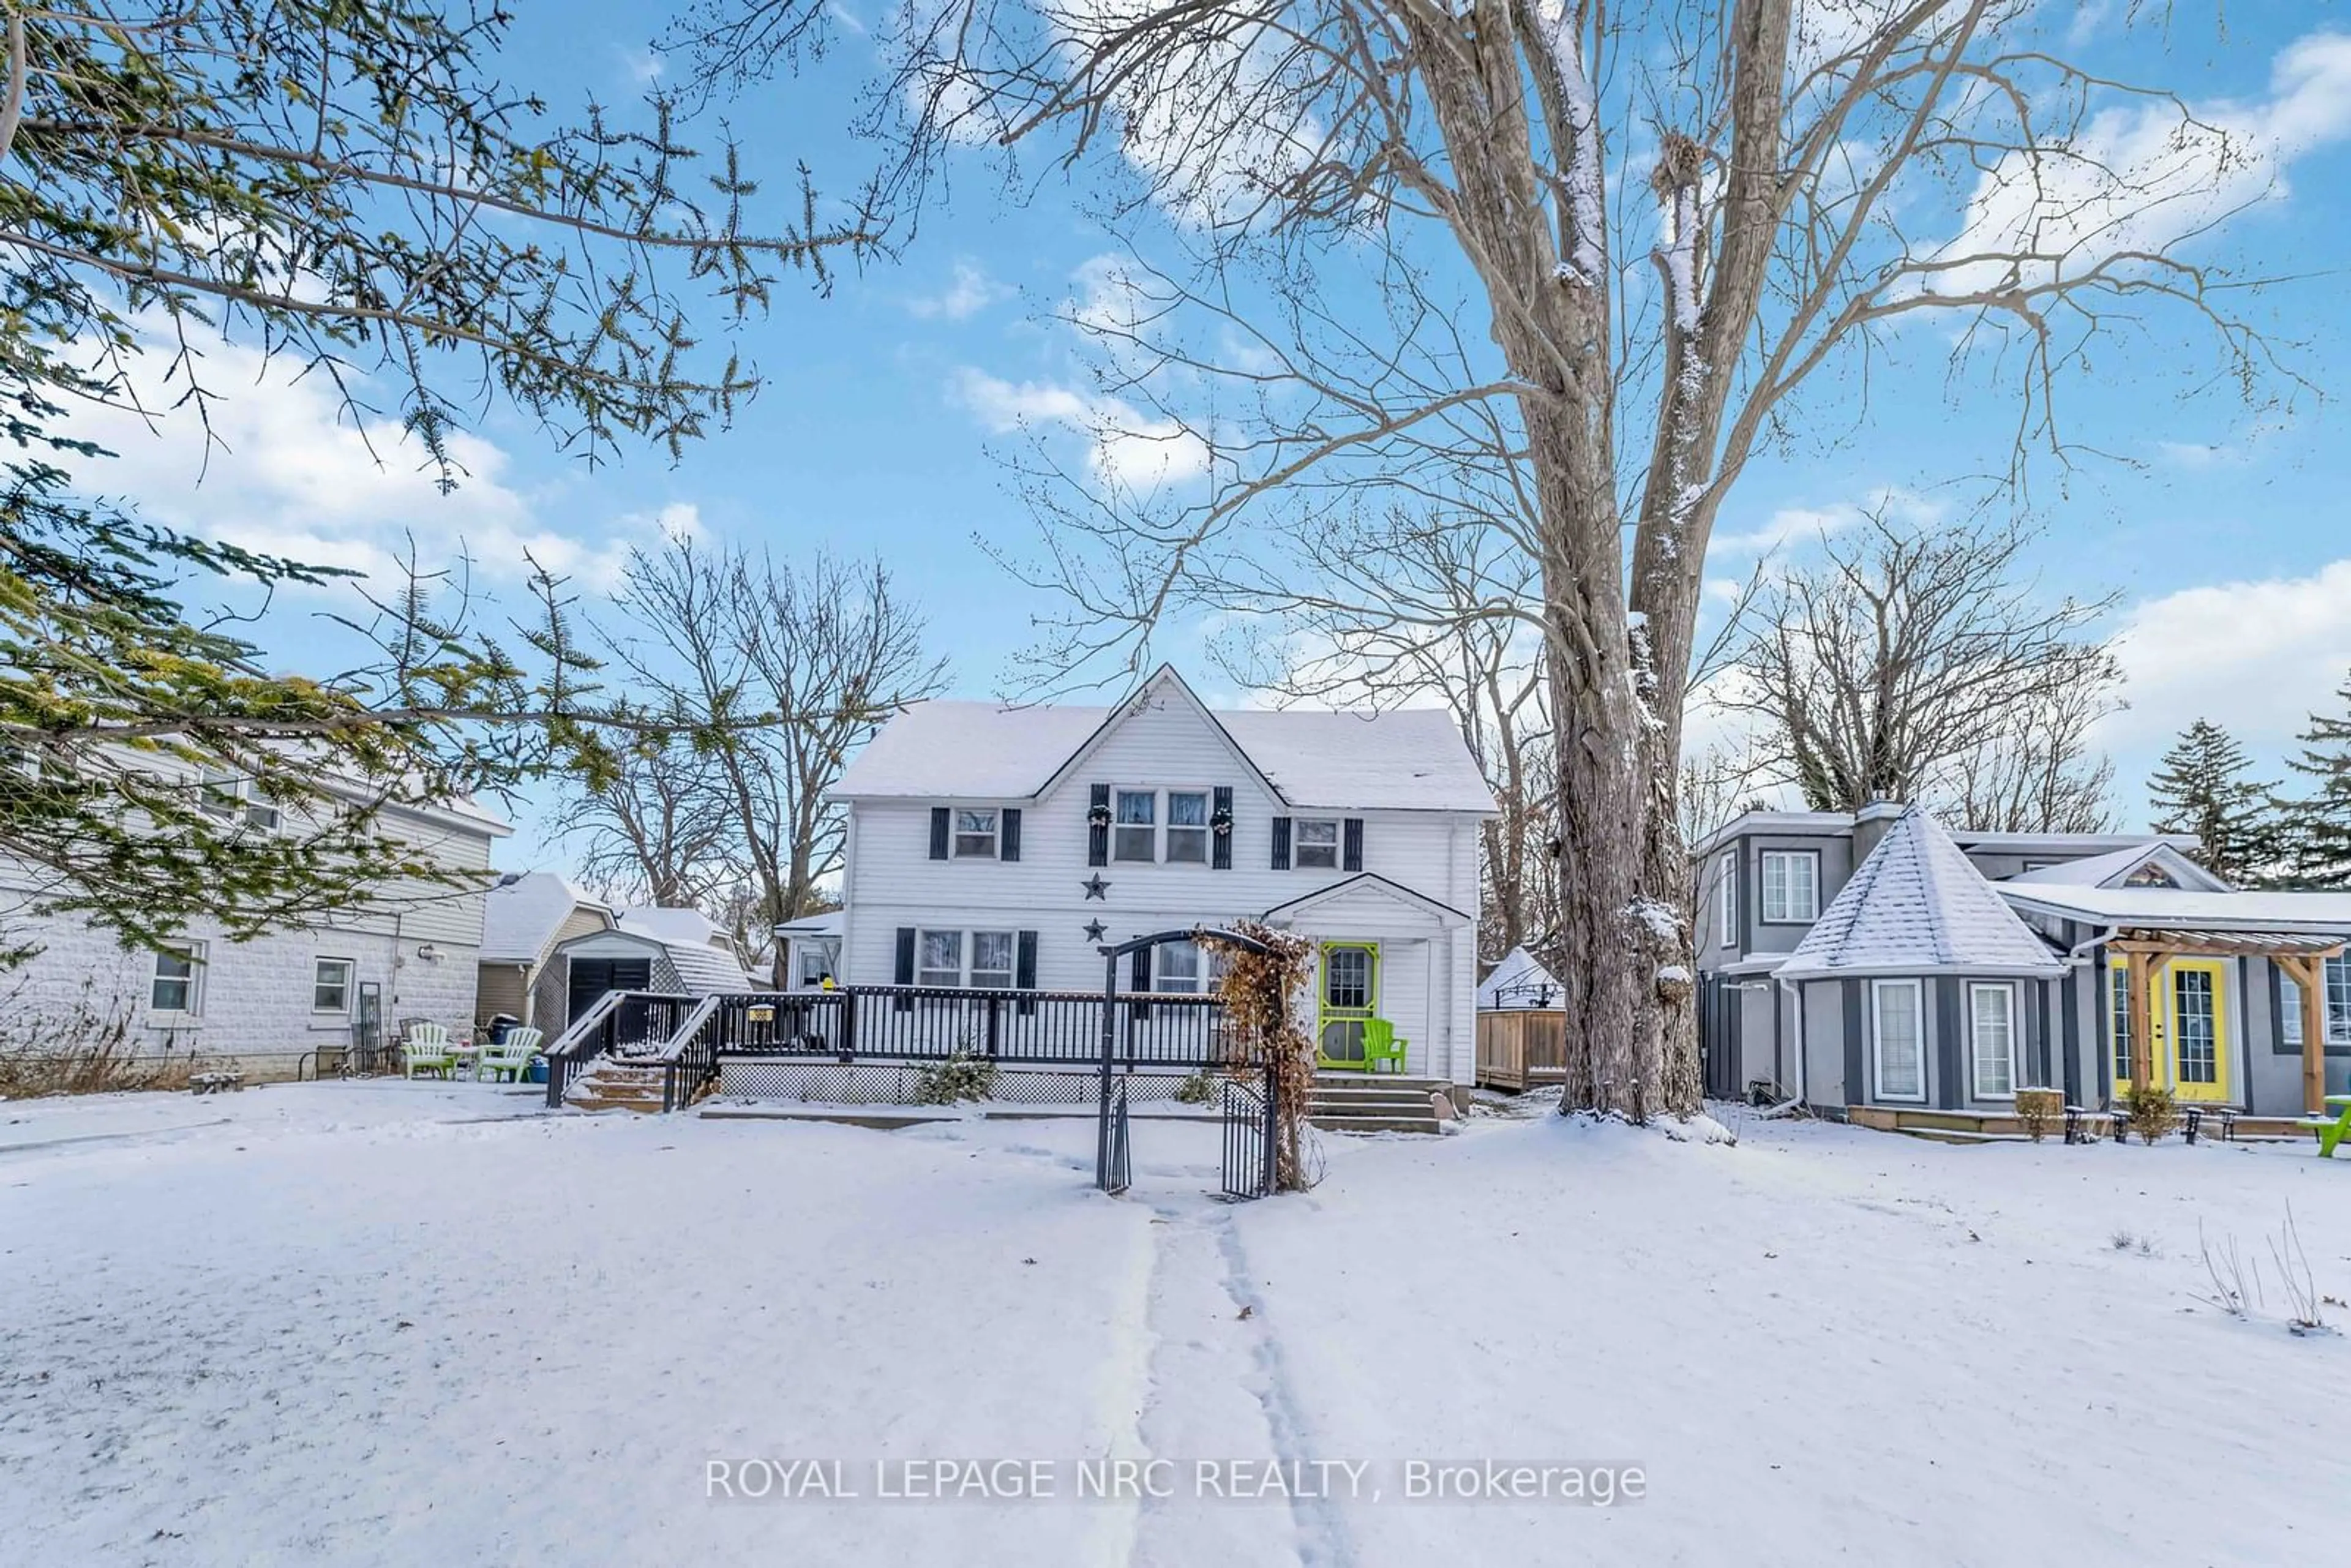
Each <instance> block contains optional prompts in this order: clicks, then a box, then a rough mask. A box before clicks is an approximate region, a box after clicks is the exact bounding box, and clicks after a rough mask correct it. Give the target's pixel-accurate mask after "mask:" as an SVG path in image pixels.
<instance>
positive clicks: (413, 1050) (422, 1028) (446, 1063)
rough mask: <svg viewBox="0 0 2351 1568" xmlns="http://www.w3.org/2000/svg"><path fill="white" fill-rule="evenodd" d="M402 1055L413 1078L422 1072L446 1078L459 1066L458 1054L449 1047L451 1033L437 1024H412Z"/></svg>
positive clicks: (403, 1041)
mask: <svg viewBox="0 0 2351 1568" xmlns="http://www.w3.org/2000/svg"><path fill="white" fill-rule="evenodd" d="M400 1054H401V1059H402V1061H403V1062H404V1063H405V1064H406V1066H407V1070H408V1076H409V1077H411V1078H413V1077H415V1076H416V1075H417V1074H418V1073H420V1072H430V1073H432V1074H433V1075H434V1077H436V1078H446V1077H448V1076H449V1074H450V1072H451V1071H453V1070H454V1069H455V1067H456V1065H457V1053H456V1052H455V1051H453V1050H451V1049H450V1046H449V1031H448V1030H447V1029H446V1028H444V1026H442V1025H440V1024H437V1023H413V1024H410V1025H409V1026H408V1037H407V1038H406V1039H405V1040H402V1041H401V1050H400Z"/></svg>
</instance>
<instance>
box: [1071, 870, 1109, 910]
mask: <svg viewBox="0 0 2351 1568" xmlns="http://www.w3.org/2000/svg"><path fill="white" fill-rule="evenodd" d="M1078 885H1079V886H1080V887H1082V888H1084V889H1085V890H1086V896H1087V897H1088V898H1102V894H1106V893H1108V892H1109V891H1110V883H1106V882H1104V881H1103V880H1102V873H1100V872H1096V873H1094V874H1093V875H1092V876H1090V877H1088V878H1086V880H1085V881H1083V882H1081V883H1078ZM1102 902H1103V903H1105V904H1107V903H1109V902H1110V901H1109V900H1108V899H1106V898H1103V899H1102Z"/></svg>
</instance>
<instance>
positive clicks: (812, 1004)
mask: <svg viewBox="0 0 2351 1568" xmlns="http://www.w3.org/2000/svg"><path fill="white" fill-rule="evenodd" d="M1111 1006H1112V1032H1111V1063H1112V1065H1113V1067H1115V1068H1120V1069H1125V1068H1134V1067H1145V1068H1149V1067H1163V1068H1198V1067H1215V1066H1235V1065H1240V1064H1241V1061H1242V1053H1241V1051H1240V1049H1239V1048H1238V1045H1237V1044H1236V1043H1235V1042H1234V1040H1232V1037H1231V1031H1230V1030H1229V1029H1228V1027H1227V1025H1226V1022H1225V1014H1224V1007H1223V1004H1222V1003H1220V1002H1219V1001H1217V998H1214V997H1187V996H1162V995H1157V994H1150V995H1132V996H1121V997H1119V998H1116V999H1115V1000H1114V1001H1113V1003H1112V1004H1111ZM958 1051H962V1052H965V1053H967V1054H969V1055H972V1056H978V1057H985V1058H987V1059H988V1060H990V1061H997V1062H1001V1063H1006V1064H1009V1065H1016V1066H1063V1067H1071V1068H1097V1067H1099V1066H1100V1065H1101V1064H1102V998H1101V997H1100V996H1099V995H1096V994H1093V993H1090V992H1084V991H996V990H985V991H984V990H960V989H948V988H933V987H925V986H851V987H846V988H841V989H839V990H831V991H790V992H778V991H753V992H745V993H741V994H732V995H725V996H715V997H689V996H680V995H676V994H674V993H669V992H654V991H611V992H607V993H606V994H605V995H604V996H603V997H601V998H599V999H598V1000H597V1002H596V1004H595V1005H594V1006H593V1007H591V1008H590V1009H589V1010H588V1011H587V1012H585V1013H583V1014H581V1015H580V1019H578V1020H577V1021H576V1022H574V1023H573V1024H572V1026H571V1027H570V1028H569V1029H568V1030H565V1031H564V1034H563V1037H562V1038H561V1039H560V1040H558V1041H557V1042H556V1043H555V1044H554V1045H553V1046H551V1047H549V1050H548V1052H547V1103H548V1104H549V1106H550V1107H552V1106H559V1105H561V1104H562V1103H563V1092H564V1090H565V1088H566V1087H567V1086H568V1085H569V1083H570V1082H571V1081H572V1079H573V1078H575V1077H577V1076H578V1075H579V1074H580V1072H581V1071H585V1070H586V1069H587V1067H588V1066H589V1065H590V1063H591V1062H594V1061H597V1060H598V1059H600V1058H601V1057H606V1056H615V1057H623V1058H638V1059H646V1060H658V1061H660V1063H661V1064H662V1067H663V1073H662V1108H663V1109H664V1110H670V1111H674V1110H683V1109H684V1108H685V1107H686V1106H687V1105H690V1104H692V1103H694V1100H695V1097H696V1096H698V1095H699V1094H700V1093H701V1092H703V1090H704V1089H705V1087H707V1086H709V1085H710V1084H712V1083H714V1082H716V1081H717V1078H718V1071H719V1066H720V1064H721V1063H722V1062H723V1061H725V1060H726V1058H727V1057H730V1056H737V1057H739V1056H785V1057H790V1056H825V1057H833V1058H837V1059H838V1060H841V1061H885V1062H886V1061H944V1060H946V1058H947V1057H950V1056H953V1055H955V1054H956V1052H958Z"/></svg>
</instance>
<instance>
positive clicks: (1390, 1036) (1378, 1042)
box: [1364, 1019, 1412, 1072]
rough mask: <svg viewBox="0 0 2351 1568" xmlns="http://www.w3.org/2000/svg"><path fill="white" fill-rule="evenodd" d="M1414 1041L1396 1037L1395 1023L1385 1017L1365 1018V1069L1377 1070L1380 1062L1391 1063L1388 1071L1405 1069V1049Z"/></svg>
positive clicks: (1369, 1070) (1368, 1070)
mask: <svg viewBox="0 0 2351 1568" xmlns="http://www.w3.org/2000/svg"><path fill="white" fill-rule="evenodd" d="M1411 1043H1412V1041H1410V1040H1398V1039H1397V1038H1396V1031H1395V1025H1394V1024H1392V1023H1390V1022H1388V1020H1387V1019H1364V1071H1366V1072H1377V1071H1380V1063H1381V1062H1383V1061H1384V1062H1387V1063H1389V1064H1390V1065H1389V1068H1388V1071H1392V1072H1402V1071H1404V1049H1405V1046H1408V1045H1410V1044H1411Z"/></svg>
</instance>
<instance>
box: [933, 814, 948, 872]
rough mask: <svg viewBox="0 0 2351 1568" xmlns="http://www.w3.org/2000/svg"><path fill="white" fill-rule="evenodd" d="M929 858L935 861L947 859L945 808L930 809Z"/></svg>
mask: <svg viewBox="0 0 2351 1568" xmlns="http://www.w3.org/2000/svg"><path fill="white" fill-rule="evenodd" d="M931 858H932V859H933V860H935V861H943V860H945V859H946V858H947V809H946V807H945V806H934V807H932V808H931Z"/></svg>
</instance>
